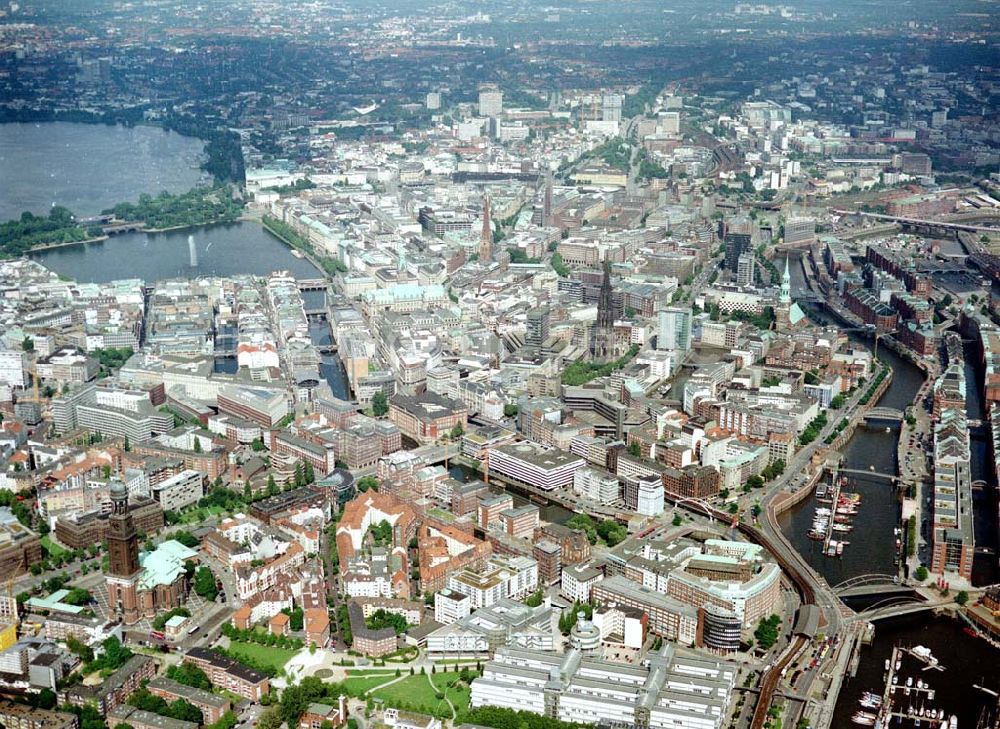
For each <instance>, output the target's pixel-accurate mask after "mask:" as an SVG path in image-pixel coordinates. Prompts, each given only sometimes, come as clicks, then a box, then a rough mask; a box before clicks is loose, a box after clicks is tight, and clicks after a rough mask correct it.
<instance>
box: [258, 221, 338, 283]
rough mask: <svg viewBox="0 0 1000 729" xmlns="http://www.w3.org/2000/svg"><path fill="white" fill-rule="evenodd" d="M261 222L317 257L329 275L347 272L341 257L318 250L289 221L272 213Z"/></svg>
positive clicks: (287, 241) (275, 233)
mask: <svg viewBox="0 0 1000 729" xmlns="http://www.w3.org/2000/svg"><path fill="white" fill-rule="evenodd" d="M261 223H262V224H263V226H264V227H265V228H267V229H268V230H269V231H271V233H273V234H274V235H275V236H277V237H278V238H280V239H281V240H283V241H284V242H285V243H287V244H288V245H290V246H291V247H292V248H297V249H298V250H300V251H303V252H305V253H308V254H309V255H310V256H312V257H313V258H314V259H316V261H317V262H318V263H319V265H320V266H322V267H323V270H324V271H326V272H327V273H328V274H329V275H331V276H333V275H334V274H337V273H346V272H347V266H345V265H344V264H343V262H342V261H341V260H340V259H339V258H334V257H332V256H328V255H326V254H325V253H323V252H322V251H317V250H316V249H315V248H314V247H313V244H312V242H311V241H310V240H309V239H308V238H306V237H305V236H304V235H301V234H299V232H298V231H296V230H295V228H293V227H292V226H290V225H289V224H288V223H285V222H283V221H281V220H278V219H277V218H273V217H271V216H270V215H265V216H264V217H263V218H262V219H261Z"/></svg>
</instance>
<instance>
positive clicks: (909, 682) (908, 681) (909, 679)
mask: <svg viewBox="0 0 1000 729" xmlns="http://www.w3.org/2000/svg"><path fill="white" fill-rule="evenodd" d="M912 685H913V676H907V677H906V686H907V687H910V686H912Z"/></svg>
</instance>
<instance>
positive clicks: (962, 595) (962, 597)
mask: <svg viewBox="0 0 1000 729" xmlns="http://www.w3.org/2000/svg"><path fill="white" fill-rule="evenodd" d="M968 601H969V593H967V592H966V591H965V590H959V591H958V594H957V595H955V602H956V603H957V604H959V605H965V603H967V602H968Z"/></svg>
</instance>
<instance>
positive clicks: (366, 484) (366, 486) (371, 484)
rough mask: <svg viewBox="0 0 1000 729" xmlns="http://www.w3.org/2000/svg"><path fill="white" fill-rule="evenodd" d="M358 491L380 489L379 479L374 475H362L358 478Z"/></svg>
mask: <svg viewBox="0 0 1000 729" xmlns="http://www.w3.org/2000/svg"><path fill="white" fill-rule="evenodd" d="M357 485H358V493H362V494H363V493H364V492H365V491H378V486H379V483H378V479H377V478H375V477H374V476H362V477H361V478H359V479H358V484H357Z"/></svg>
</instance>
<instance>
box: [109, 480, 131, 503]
mask: <svg viewBox="0 0 1000 729" xmlns="http://www.w3.org/2000/svg"><path fill="white" fill-rule="evenodd" d="M110 495H111V500H112V501H122V500H124V499H127V498H128V488H126V486H125V484H124V483H122V482H121V481H119V480H118V479H115V480H114V481H112V482H111V494H110Z"/></svg>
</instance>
